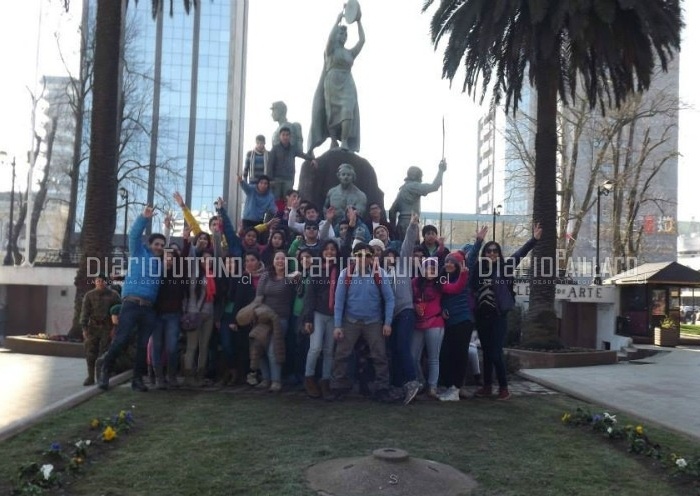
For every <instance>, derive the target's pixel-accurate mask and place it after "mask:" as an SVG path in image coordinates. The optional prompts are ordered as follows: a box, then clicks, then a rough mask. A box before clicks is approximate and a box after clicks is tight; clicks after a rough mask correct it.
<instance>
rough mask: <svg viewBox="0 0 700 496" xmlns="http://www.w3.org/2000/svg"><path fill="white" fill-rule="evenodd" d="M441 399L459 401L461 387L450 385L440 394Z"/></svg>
mask: <svg viewBox="0 0 700 496" xmlns="http://www.w3.org/2000/svg"><path fill="white" fill-rule="evenodd" d="M438 399H439V400H440V401H459V389H457V388H456V387H455V386H450V387H449V389H447V390H446V391H445V392H444V393H442V394H441V395H440V396H438Z"/></svg>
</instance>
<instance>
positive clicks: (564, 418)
mask: <svg viewBox="0 0 700 496" xmlns="http://www.w3.org/2000/svg"><path fill="white" fill-rule="evenodd" d="M570 419H571V414H570V413H569V412H566V413H565V414H564V415H562V417H561V421H562V422H564V423H567V422H568V421H569V420H570Z"/></svg>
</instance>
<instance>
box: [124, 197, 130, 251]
mask: <svg viewBox="0 0 700 496" xmlns="http://www.w3.org/2000/svg"><path fill="white" fill-rule="evenodd" d="M128 225H129V197H128V196H127V197H126V198H125V199H124V253H126V250H127V248H128V247H129V243H128V242H127V239H126V236H127V234H126V230H127V226H128Z"/></svg>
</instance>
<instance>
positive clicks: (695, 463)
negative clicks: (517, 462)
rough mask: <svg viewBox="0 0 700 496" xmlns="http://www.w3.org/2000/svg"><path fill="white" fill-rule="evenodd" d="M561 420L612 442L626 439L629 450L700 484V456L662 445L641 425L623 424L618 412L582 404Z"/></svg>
mask: <svg viewBox="0 0 700 496" xmlns="http://www.w3.org/2000/svg"><path fill="white" fill-rule="evenodd" d="M561 421H562V422H563V423H564V424H565V425H568V426H571V427H585V428H588V429H591V430H592V431H593V432H596V433H599V434H602V435H603V436H604V437H605V438H607V439H609V440H610V441H613V442H626V444H627V451H628V452H629V453H631V454H634V455H640V456H644V457H647V458H650V459H652V460H655V461H657V462H659V463H660V465H661V467H663V468H664V469H666V470H667V471H669V473H670V474H671V475H672V476H674V477H677V478H678V479H680V480H681V482H686V483H689V484H693V486H694V487H696V488H697V487H698V486H699V485H700V456H697V455H695V456H681V455H679V454H678V453H676V452H674V451H673V450H671V449H669V448H668V447H665V446H661V445H660V444H659V443H657V442H655V441H653V440H652V439H650V438H649V437H648V436H647V433H646V430H645V429H644V426H642V425H636V426H635V425H631V424H626V425H624V426H623V425H620V423H619V422H618V421H617V415H611V414H610V413H608V412H602V413H596V414H593V413H591V412H590V411H589V410H586V409H583V408H581V407H579V408H577V409H576V410H575V411H574V412H573V413H569V412H565V413H564V415H562V417H561Z"/></svg>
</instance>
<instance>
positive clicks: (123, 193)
mask: <svg viewBox="0 0 700 496" xmlns="http://www.w3.org/2000/svg"><path fill="white" fill-rule="evenodd" d="M119 196H120V197H121V199H122V200H124V253H126V249H127V246H129V245H128V243H127V239H126V236H127V234H126V230H127V228H128V225H129V192H128V191H127V190H126V188H124V187H121V188H119Z"/></svg>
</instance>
